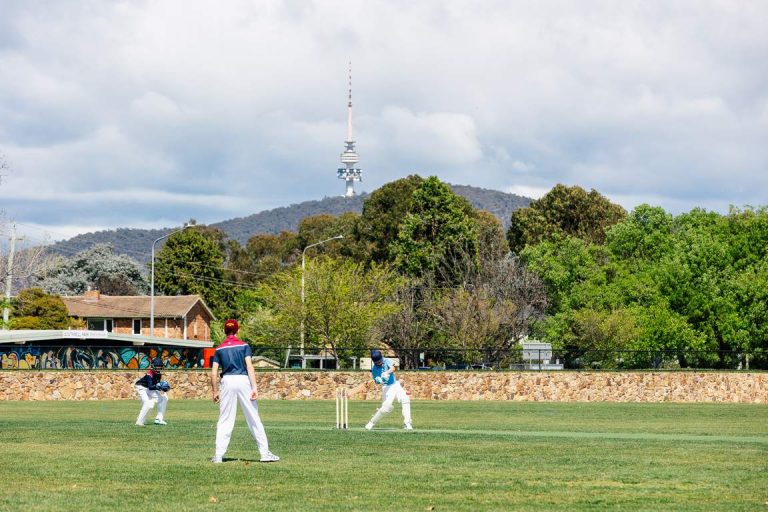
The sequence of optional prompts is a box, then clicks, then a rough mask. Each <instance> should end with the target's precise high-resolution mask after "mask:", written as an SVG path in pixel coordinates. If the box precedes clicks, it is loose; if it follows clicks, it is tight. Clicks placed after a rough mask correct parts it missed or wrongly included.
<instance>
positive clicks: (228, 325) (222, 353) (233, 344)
mask: <svg viewBox="0 0 768 512" xmlns="http://www.w3.org/2000/svg"><path fill="white" fill-rule="evenodd" d="M239 328H240V326H239V325H238V323H237V320H234V319H230V320H227V321H226V322H224V333H225V334H226V335H227V339H225V340H224V341H223V342H222V343H221V345H219V346H218V347H216V352H215V354H214V356H213V364H212V365H211V385H212V387H213V401H214V402H216V403H218V404H219V423H218V424H217V425H216V451H215V453H214V454H213V458H212V459H211V462H213V463H214V464H218V463H220V462H222V458H223V457H224V454H225V453H226V452H227V448H228V447H229V440H230V438H231V437H232V429H233V428H234V426H235V417H236V416H237V402H240V405H241V406H242V407H243V414H244V415H245V421H246V422H247V423H248V428H249V429H250V431H251V434H252V435H253V438H254V439H255V440H256V445H257V446H258V448H259V453H260V454H261V457H260V459H259V460H260V462H276V461H278V460H280V457H278V456H277V455H275V454H274V453H272V452H270V451H269V444H268V442H267V434H266V433H265V432H264V425H262V423H261V418H259V406H258V404H257V403H256V400H257V399H258V398H259V393H258V390H257V388H256V374H255V372H254V371H253V361H252V360H251V347H250V345H248V344H247V343H244V342H242V341H240V340H239V339H237V337H236V336H235V334H237V331H238V329H239ZM219 368H221V393H219Z"/></svg>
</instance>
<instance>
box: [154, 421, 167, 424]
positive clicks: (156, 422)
mask: <svg viewBox="0 0 768 512" xmlns="http://www.w3.org/2000/svg"><path fill="white" fill-rule="evenodd" d="M167 424H168V422H166V421H165V420H155V425H167Z"/></svg>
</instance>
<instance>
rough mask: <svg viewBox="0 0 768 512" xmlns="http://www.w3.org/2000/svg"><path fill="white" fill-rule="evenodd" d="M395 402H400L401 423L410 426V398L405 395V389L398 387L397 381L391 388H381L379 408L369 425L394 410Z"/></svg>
mask: <svg viewBox="0 0 768 512" xmlns="http://www.w3.org/2000/svg"><path fill="white" fill-rule="evenodd" d="M395 400H397V401H398V402H400V405H401V406H402V408H403V423H405V424H406V425H410V424H411V397H409V396H408V393H406V391H405V388H403V386H401V385H400V382H399V381H395V383H394V384H392V385H391V386H382V387H381V407H379V409H378V410H377V411H376V414H374V415H373V418H371V423H373V424H374V425H375V424H376V423H377V422H378V421H379V420H380V419H381V418H382V416H384V415H385V414H387V413H390V412H392V409H394V403H395Z"/></svg>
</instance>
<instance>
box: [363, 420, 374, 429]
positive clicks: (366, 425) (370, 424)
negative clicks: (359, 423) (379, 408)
mask: <svg viewBox="0 0 768 512" xmlns="http://www.w3.org/2000/svg"><path fill="white" fill-rule="evenodd" d="M372 428H373V423H371V422H370V421H369V422H368V423H366V424H365V430H371V429H372Z"/></svg>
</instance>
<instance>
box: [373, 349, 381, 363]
mask: <svg viewBox="0 0 768 512" xmlns="http://www.w3.org/2000/svg"><path fill="white" fill-rule="evenodd" d="M382 359H384V356H382V355H381V350H371V361H373V362H374V363H378V362H379V361H381V360H382Z"/></svg>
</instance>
